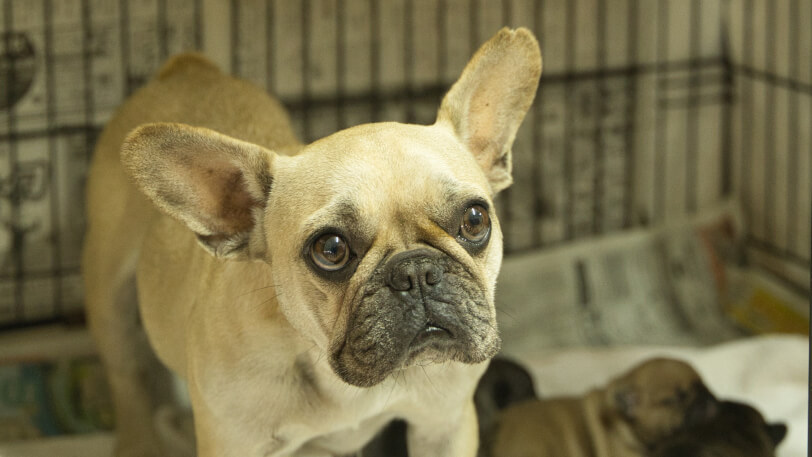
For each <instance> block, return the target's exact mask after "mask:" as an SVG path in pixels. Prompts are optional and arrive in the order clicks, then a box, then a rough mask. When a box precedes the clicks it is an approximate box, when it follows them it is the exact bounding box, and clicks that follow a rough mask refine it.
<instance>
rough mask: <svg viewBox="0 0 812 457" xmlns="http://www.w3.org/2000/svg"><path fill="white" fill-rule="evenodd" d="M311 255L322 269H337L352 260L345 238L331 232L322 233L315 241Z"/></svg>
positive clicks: (311, 248)
mask: <svg viewBox="0 0 812 457" xmlns="http://www.w3.org/2000/svg"><path fill="white" fill-rule="evenodd" d="M310 257H311V258H312V259H313V263H315V264H316V266H317V267H319V268H321V269H322V270H326V271H336V270H340V269H342V268H344V265H346V264H347V261H349V260H350V248H349V246H347V242H346V241H345V240H344V238H342V237H340V236H339V235H336V234H332V233H330V234H327V235H322V236H321V237H319V238H318V239H317V240H316V241H315V242H314V243H313V245H312V246H311V247H310Z"/></svg>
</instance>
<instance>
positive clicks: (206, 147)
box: [121, 123, 276, 258]
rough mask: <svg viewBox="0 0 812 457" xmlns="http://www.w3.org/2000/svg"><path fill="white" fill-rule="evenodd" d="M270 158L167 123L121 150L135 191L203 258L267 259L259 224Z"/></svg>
mask: <svg viewBox="0 0 812 457" xmlns="http://www.w3.org/2000/svg"><path fill="white" fill-rule="evenodd" d="M275 158H276V155H275V154H274V153H273V152H271V151H268V150H267V149H264V148H262V147H260V146H257V145H255V144H251V143H246V142H244V141H240V140H236V139H234V138H231V137H228V136H225V135H221V134H219V133H217V132H214V131H212V130H208V129H204V128H197V127H190V126H187V125H183V124H169V123H162V124H147V125H144V126H141V127H139V128H137V129H135V130H134V131H133V132H132V133H130V135H129V136H128V137H127V139H126V140H125V141H124V145H123V147H122V150H121V161H122V163H123V164H124V167H125V168H126V170H127V171H128V172H129V174H130V175H131V176H132V178H133V179H134V181H135V184H136V185H137V186H138V188H139V189H141V191H142V192H144V193H145V194H146V195H147V197H149V198H150V200H152V201H153V202H154V203H155V204H156V205H157V206H158V208H160V209H161V210H162V211H164V212H165V213H166V214H168V215H170V216H172V217H174V218H176V219H178V220H179V221H181V222H183V223H184V224H186V225H187V226H188V227H189V228H190V229H191V230H192V231H193V232H194V233H195V234H196V235H197V238H198V240H199V241H200V244H201V245H202V246H203V247H204V248H206V250H208V251H209V252H210V253H212V254H213V255H215V256H217V257H226V258H251V257H258V256H260V255H261V254H262V253H263V251H264V244H265V243H264V242H265V240H264V235H263V233H262V229H261V226H262V224H261V221H262V215H263V210H264V209H265V206H266V202H267V199H268V193H269V192H270V189H271V183H272V181H273V178H272V176H273V166H274V161H275Z"/></svg>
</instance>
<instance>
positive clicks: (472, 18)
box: [468, 0, 479, 54]
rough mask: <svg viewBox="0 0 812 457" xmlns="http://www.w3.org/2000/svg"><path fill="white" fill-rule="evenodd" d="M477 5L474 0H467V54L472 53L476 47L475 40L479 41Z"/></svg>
mask: <svg viewBox="0 0 812 457" xmlns="http://www.w3.org/2000/svg"><path fill="white" fill-rule="evenodd" d="M477 11H479V5H477V3H476V0H469V3H468V26H469V28H470V30H468V47H469V49H468V54H473V53H474V51H476V49H477V42H478V41H479V15H478V14H477Z"/></svg>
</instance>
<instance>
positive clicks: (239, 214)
mask: <svg viewBox="0 0 812 457" xmlns="http://www.w3.org/2000/svg"><path fill="white" fill-rule="evenodd" d="M200 159H202V158H201V157H198V158H196V159H195V160H196V162H197V163H195V165H196V166H193V167H192V168H190V169H188V173H187V174H186V176H185V179H187V180H188V181H189V182H188V183H187V184H188V187H189V188H190V189H191V190H192V191H193V192H194V193H195V194H196V195H195V199H194V200H195V202H194V203H193V205H194V206H196V207H197V208H195V209H196V211H195V212H196V213H197V214H198V215H199V216H200V219H201V220H203V221H206V225H207V226H209V228H210V230H211V231H212V232H214V233H215V234H223V235H234V234H237V233H243V232H247V231H249V230H251V228H252V227H253V225H254V215H253V212H252V211H253V209H254V208H255V207H256V206H258V205H259V204H260V202H259V201H257V200H256V199H255V198H254V197H252V196H251V194H250V193H249V192H248V190H247V187H246V182H245V176H244V174H243V171H242V170H241V169H240V168H239V167H237V166H235V165H234V164H233V163H231V162H230V161H228V160H222V159H219V160H218V159H211V158H209V159H208V160H200Z"/></svg>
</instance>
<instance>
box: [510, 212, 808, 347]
mask: <svg viewBox="0 0 812 457" xmlns="http://www.w3.org/2000/svg"><path fill="white" fill-rule="evenodd" d="M743 255H744V251H743V240H742V228H741V223H740V216H738V211H737V210H736V209H735V207H734V206H733V205H725V207H723V208H720V209H717V210H713V211H710V212H706V213H703V214H702V215H701V216H700V217H698V218H695V219H692V220H686V221H682V222H675V223H673V224H668V225H666V226H663V227H661V228H656V229H651V230H636V231H632V232H630V233H626V234H621V235H612V236H608V237H606V238H603V239H597V240H590V241H585V242H581V243H576V244H574V245H571V246H566V247H562V248H558V249H552V250H549V251H545V250H542V251H539V252H536V253H533V254H528V255H522V256H517V257H513V258H509V259H506V260H505V262H504V264H503V266H502V272H501V275H500V277H499V281H498V283H497V296H496V300H497V317H498V320H499V325H500V331H501V333H502V335H503V341H504V346H503V347H504V351H505V352H507V353H511V352H514V351H524V350H533V349H547V348H562V347H579V346H589V347H594V346H614V345H707V344H712V343H718V342H721V341H726V340H730V339H733V338H736V337H740V336H742V335H744V334H746V333H747V332H748V331H749V332H759V331H787V332H796V333H803V334H807V333H808V322H809V321H808V319H809V314H808V309H807V310H806V312H805V311H804V310H805V309H806V308H805V307H804V305H803V303H804V302H805V299H804V297H803V296H802V295H796V294H792V293H791V292H790V291H788V290H786V289H785V288H781V287H777V286H776V285H775V284H772V287H770V286H765V283H764V281H761V283H759V284H754V283H752V282H751V281H750V278H752V277H753V275H758V273H753V272H751V270H748V269H747V268H746V263H744V261H743V260H744V259H743V257H742V256H743ZM776 290H778V291H779V292H775V291H776ZM778 297H780V298H778Z"/></svg>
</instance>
